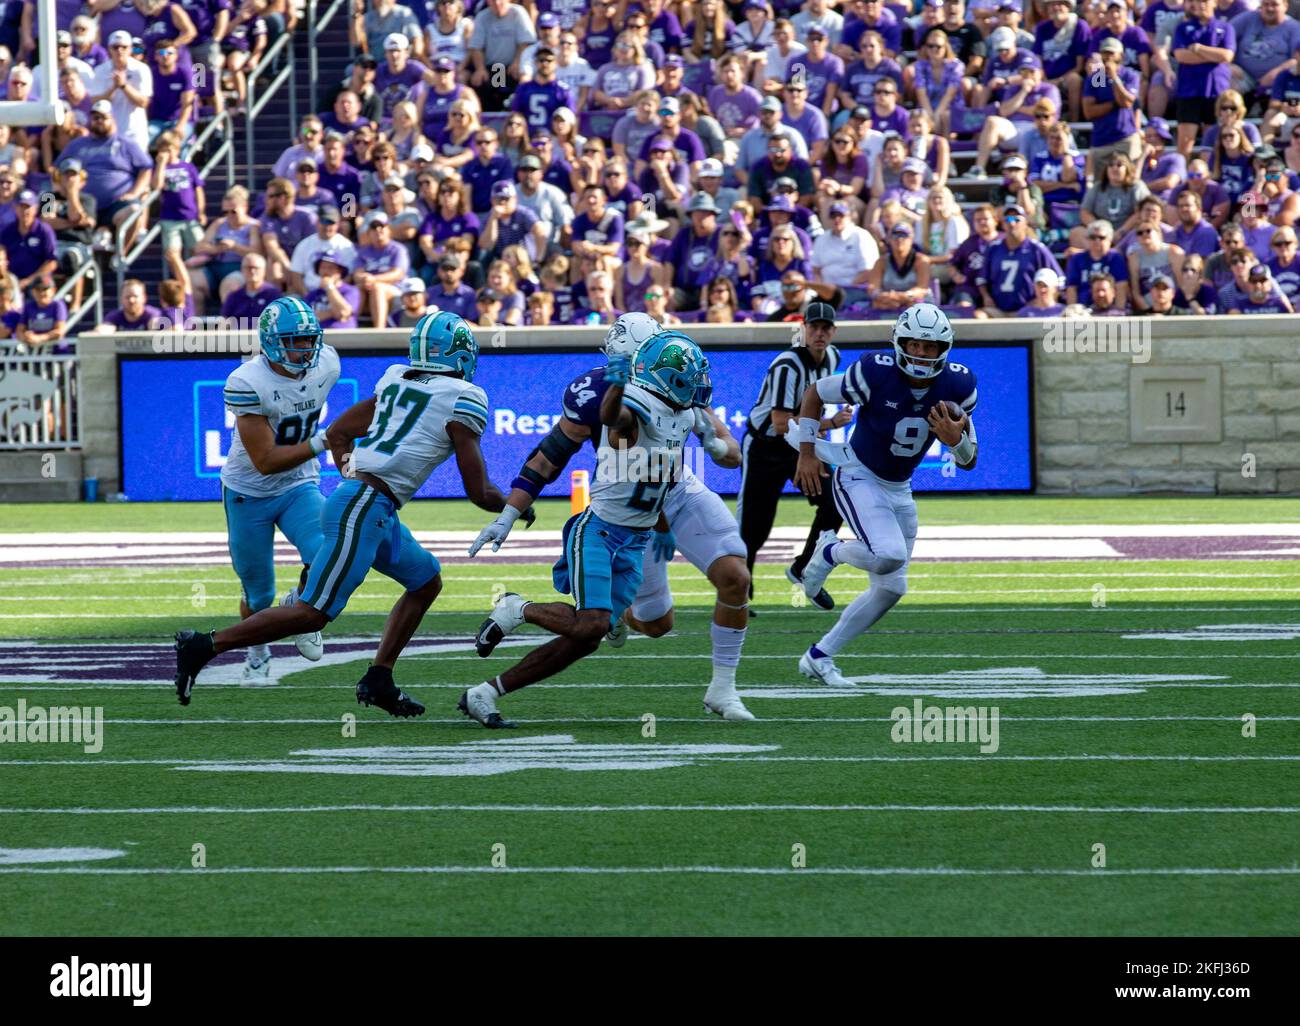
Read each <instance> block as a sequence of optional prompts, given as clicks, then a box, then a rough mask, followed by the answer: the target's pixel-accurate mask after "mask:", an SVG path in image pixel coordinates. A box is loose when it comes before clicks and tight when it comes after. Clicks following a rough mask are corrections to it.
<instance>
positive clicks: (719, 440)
mask: <svg viewBox="0 0 1300 1026" xmlns="http://www.w3.org/2000/svg"><path fill="white" fill-rule="evenodd" d="M659 330H661V329H660V325H659V324H658V322H656V321H655V320H653V319H652V318H650V317H649V316H647V315H646V314H643V313H628V314H623V315H622V316H620V317H619V318H618V320H617V321H615V322H614V324H613V325H612V326H611V327H610V329H609V332H608V334H607V335H606V336H605V355H606V356H607V357H613V356H623V355H627V356H630V355H632V354H634V353H635V352H636V350H637V348H638V346H639V345H640V343H641V342H643V341H645V340H646V339H647V338H649V337H650V336H652V335H654V334H656V333H657V332H658V331H659ZM608 387H609V386H608V384H607V383H606V379H605V368H603V367H596V368H592V369H591V370H590V371H588V372H587V373H585V374H582V375H579V376H578V378H576V379H575V380H574V381H573V383H572V384H571V385H569V387H568V388H566V389H565V390H564V399H563V404H562V405H563V410H564V416H563V418H562V419H561V420H560V421H559V422H558V423H557V424H556V426H555V428H553V429H552V431H551V434H550V435H549V436H547V438H546V439H545V440H544V441H543V442H542V444H541V445H540V446H538V447H537V448H536V449H534V450H533V452H532V453H531V454H530V455H529V457H528V460H527V462H526V463H525V464H524V467H523V469H522V470H521V471H520V476H519V477H517V478H516V479H515V481H514V482H513V485H512V489H511V493H510V497H509V498H508V499H507V500H506V508H505V510H503V511H502V513H501V516H499V517H498V518H497V519H496V520H494V521H493V522H492V523H490V524H488V525H487V526H486V527H485V528H483V530H482V531H481V532H480V533H479V536H478V538H476V539H475V541H474V544H473V545H472V546H470V550H469V554H470V555H471V556H473V555H475V554H476V553H477V552H478V551H479V549H480V548H482V547H483V545H485V544H486V543H487V542H489V541H490V542H492V550H493V551H494V552H495V551H496V550H497V549H499V548H500V547H501V543H502V542H503V541H504V540H505V538H506V536H507V535H508V534H509V533H510V527H511V525H512V523H513V520H512V514H513V510H514V509H516V508H519V507H520V506H523V507H525V508H526V507H527V505H528V504H529V503H531V502H533V501H534V500H535V499H536V498H537V496H538V495H539V494H540V492H541V490H542V489H543V488H544V487H545V486H546V485H547V484H549V483H550V482H551V481H554V480H555V479H556V478H557V477H559V475H560V473H561V472H562V471H563V470H564V467H565V465H566V464H567V463H568V462H569V460H570V458H571V457H572V456H573V455H574V454H575V453H577V452H578V451H579V450H580V449H581V448H582V444H583V443H584V442H586V441H588V440H590V441H591V443H592V445H593V446H596V447H597V448H599V444H600V439H601V423H600V406H601V401H602V399H603V397H604V394H605V391H606V389H607V388H608ZM711 398H712V386H711V385H708V384H706V385H705V386H704V388H703V389H702V390H701V392H700V394H698V395H697V396H696V397H695V411H694V416H695V424H694V428H693V430H694V431H695V433H696V434H697V435H698V436H699V437H700V440H701V443H702V447H703V449H704V451H705V452H707V453H708V454H709V456H710V457H711V458H712V459H713V460H714V461H715V462H717V463H718V464H719V465H721V466H724V467H738V466H740V446H739V444H738V443H737V442H736V440H735V439H734V438H732V437H731V434H730V433H729V432H728V431H727V428H726V425H725V424H723V423H722V422H721V421H720V420H718V419H717V417H715V416H713V413H712V411H711V410H710V409H709V402H710V400H711ZM681 469H682V477H681V480H680V481H679V482H677V483H676V484H675V485H674V486H673V487H672V488H670V489H669V490H668V495H667V498H666V499H665V500H664V505H663V513H664V516H663V521H664V522H663V523H661V524H660V525H658V528H662V529H658V528H657V529H656V530H655V532H654V534H652V535H651V538H650V543H649V544H648V545H647V546H646V550H645V556H644V558H643V561H642V566H641V573H642V581H641V587H640V589H639V590H638V591H637V593H636V597H635V598H634V599H633V601H632V605H631V607H630V608H629V609H628V610H627V611H626V612H624V614H623V616H622V618H620V619H616V620H615V622H614V626H613V627H612V628H611V630H610V633H609V635H608V640H609V643H610V645H611V647H613V648H620V647H622V645H623V643H624V642H625V641H626V639H627V632H628V628H629V627H631V628H633V629H635V630H637V631H639V632H640V633H642V634H645V635H648V636H649V637H652V638H658V637H662V636H663V635H665V634H667V633H668V632H669V631H670V630H672V628H673V596H672V591H671V589H670V588H669V585H668V563H669V562H670V561H671V560H672V558H673V553H674V551H675V550H680V551H681V553H682V555H684V556H685V557H686V558H687V559H688V560H689V561H690V562H691V563H692V564H693V565H694V566H695V567H696V569H698V570H699V571H700V573H702V574H704V575H705V577H707V578H708V579H709V582H710V583H711V584H713V586H714V587H715V588H716V589H717V591H718V598H717V602H716V603H715V605H714V610H713V625H712V630H711V635H712V641H713V679H712V682H711V683H710V685H709V688H708V690H707V691H706V692H705V695H704V705H705V708H706V709H707V710H708V711H709V712H712V713H716V714H717V715H719V716H721V717H722V718H723V719H727V720H752V719H753V718H754V717H753V714H752V713H750V712H749V710H748V709H746V708H745V705H744V703H743V702H742V701H741V700H740V696H739V695H738V694H737V693H736V667H737V665H739V663H740V652H741V648H742V646H743V645H744V643H745V628H746V624H747V622H748V608H749V606H748V601H749V599H748V596H749V570H748V568H747V567H746V565H745V543H744V542H743V541H742V540H741V538H740V531H739V529H738V528H737V526H736V521H735V518H734V517H732V515H731V513H730V512H728V510H727V507H726V505H725V504H724V503H723V501H722V499H720V498H719V497H718V496H717V495H715V494H714V493H713V492H711V491H710V490H709V489H708V488H707V487H706V486H705V485H704V482H702V481H701V480H700V479H699V478H698V477H697V476H696V475H695V474H693V473H692V472H691V470H690V467H689V466H688V465H687V464H685V463H684V464H683V465H682V468H681Z"/></svg>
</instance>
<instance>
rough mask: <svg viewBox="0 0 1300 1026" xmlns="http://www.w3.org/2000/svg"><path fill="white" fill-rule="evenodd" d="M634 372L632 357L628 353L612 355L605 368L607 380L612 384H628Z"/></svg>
mask: <svg viewBox="0 0 1300 1026" xmlns="http://www.w3.org/2000/svg"><path fill="white" fill-rule="evenodd" d="M631 374H632V357H631V356H629V355H628V354H627V353H624V354H622V355H621V356H618V355H616V356H611V357H610V358H609V365H608V366H607V367H606V368H605V381H606V383H608V384H610V385H626V384H627V379H628V377H630V376H631Z"/></svg>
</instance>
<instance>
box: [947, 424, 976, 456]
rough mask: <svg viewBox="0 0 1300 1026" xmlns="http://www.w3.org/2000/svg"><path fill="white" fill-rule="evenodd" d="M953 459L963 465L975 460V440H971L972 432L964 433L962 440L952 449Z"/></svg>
mask: <svg viewBox="0 0 1300 1026" xmlns="http://www.w3.org/2000/svg"><path fill="white" fill-rule="evenodd" d="M952 457H953V459H955V460H956V461H957V462H958V463H963V464H964V463H969V462H970V461H971V460H973V459H974V458H975V439H973V438H971V436H970V432H968V431H963V432H962V435H961V440H960V441H959V442H958V443H957V444H956V445H954V446H953V447H952Z"/></svg>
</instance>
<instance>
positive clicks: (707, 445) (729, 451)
mask: <svg viewBox="0 0 1300 1026" xmlns="http://www.w3.org/2000/svg"><path fill="white" fill-rule="evenodd" d="M695 433H696V434H697V435H698V436H699V438H700V445H701V447H702V448H703V449H704V451H705V452H707V453H708V454H709V458H710V459H711V460H713V462H714V463H716V464H717V465H718V466H720V467H726V468H727V469H728V470H732V469H735V468H736V467H738V466H740V443H739V442H737V441H736V439H735V438H734V437H732V434H731V432H730V431H728V430H727V425H726V424H724V423H723V422H722V421H721V420H719V419H718V417H717V416H716V415H715V414H714V412H713V411H712V410H706V409H704V407H702V406H697V407H696V408H695Z"/></svg>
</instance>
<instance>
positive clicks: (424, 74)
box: [375, 32, 433, 124]
mask: <svg viewBox="0 0 1300 1026" xmlns="http://www.w3.org/2000/svg"><path fill="white" fill-rule="evenodd" d="M421 82H424V83H427V84H429V85H432V84H433V71H432V70H431V69H429V68H426V67H425V66H424V65H423V64H421V63H420V62H419V61H417V60H412V59H411V42H410V40H408V39H407V38H406V36H404V35H402V34H401V33H400V32H393V33H390V34H389V35H388V37H387V38H386V39H385V40H384V62H383V63H382V64H380V65H379V67H378V68H377V69H376V71H375V91H376V92H378V93H379V96H380V98H381V100H382V102H383V105H384V114H383V116H384V122H385V124H387V123H388V122H389V121H391V120H392V117H393V108H394V107H396V106H397V105H398V104H399V103H401V102H402V101H403V100H409V99H410V98H411V94H412V91H413V90H414V89H415V87H416V86H418V85H419V84H420V83H421Z"/></svg>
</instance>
